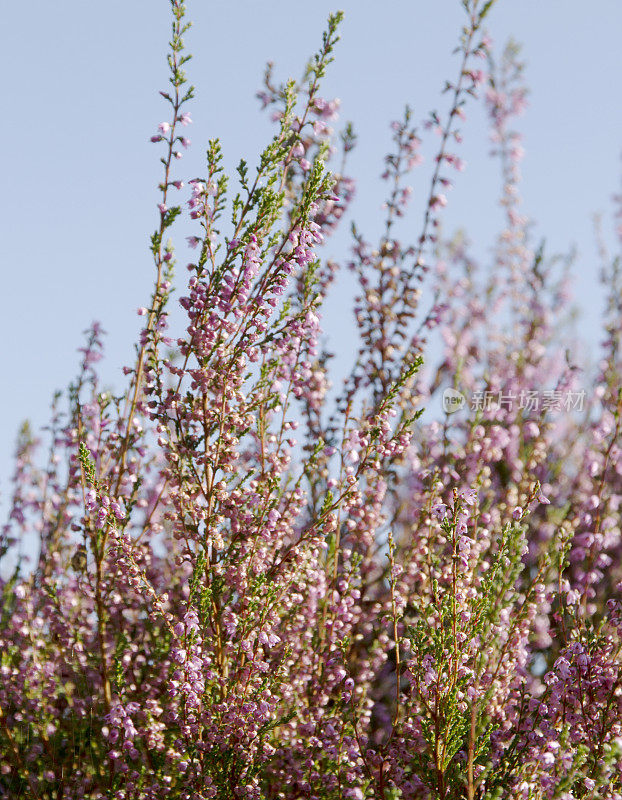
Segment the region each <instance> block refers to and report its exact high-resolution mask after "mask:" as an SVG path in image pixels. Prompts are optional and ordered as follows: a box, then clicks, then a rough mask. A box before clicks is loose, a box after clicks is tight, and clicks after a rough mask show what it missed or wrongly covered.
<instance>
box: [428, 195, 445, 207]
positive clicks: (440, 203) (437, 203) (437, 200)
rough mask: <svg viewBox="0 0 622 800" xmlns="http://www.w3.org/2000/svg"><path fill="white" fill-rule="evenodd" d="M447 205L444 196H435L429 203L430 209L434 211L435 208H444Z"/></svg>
mask: <svg viewBox="0 0 622 800" xmlns="http://www.w3.org/2000/svg"><path fill="white" fill-rule="evenodd" d="M446 205H447V198H446V197H445V195H444V194H437V195H435V196H434V197H433V198H432V200H431V201H430V208H432V209H433V210H436V209H437V208H444V207H445V206H446Z"/></svg>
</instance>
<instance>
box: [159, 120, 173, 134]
mask: <svg viewBox="0 0 622 800" xmlns="http://www.w3.org/2000/svg"><path fill="white" fill-rule="evenodd" d="M170 129H171V126H170V124H169V123H168V122H161V123H160V124H159V125H158V130H159V131H160V132H161V133H168V132H169V131H170Z"/></svg>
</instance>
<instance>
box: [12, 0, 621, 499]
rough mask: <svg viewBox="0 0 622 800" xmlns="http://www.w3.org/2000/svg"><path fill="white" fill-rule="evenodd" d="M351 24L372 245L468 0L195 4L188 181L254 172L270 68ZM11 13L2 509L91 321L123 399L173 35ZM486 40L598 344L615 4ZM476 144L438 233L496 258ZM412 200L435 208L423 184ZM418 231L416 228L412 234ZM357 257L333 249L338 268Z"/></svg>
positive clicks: (110, 3) (348, 50)
mask: <svg viewBox="0 0 622 800" xmlns="http://www.w3.org/2000/svg"><path fill="white" fill-rule="evenodd" d="M339 7H341V8H343V9H344V10H345V12H346V18H345V21H344V24H343V27H342V41H341V43H340V45H339V48H338V51H337V60H336V62H335V63H334V64H333V65H332V68H331V70H330V73H329V76H328V79H327V81H326V83H325V92H324V94H325V96H327V97H333V96H338V97H340V98H341V100H342V119H350V120H353V121H354V123H355V126H356V129H357V131H358V134H359V147H358V148H357V150H356V151H355V154H354V157H353V160H352V171H353V173H354V174H355V175H356V176H357V177H358V179H359V188H358V197H357V200H356V203H355V206H354V209H353V213H354V216H355V218H356V219H357V222H358V224H359V225H360V227H361V228H363V229H366V230H368V231H370V233H373V232H374V231H376V230H377V227H378V224H377V218H378V209H379V207H380V203H381V202H382V199H383V197H382V193H381V186H380V185H379V181H378V175H379V173H380V172H381V159H382V156H383V154H384V153H385V151H386V149H387V146H388V142H389V137H390V133H389V130H388V123H389V121H390V120H392V119H395V118H398V117H399V116H400V114H401V111H402V108H403V106H404V104H405V103H409V104H410V105H411V106H412V107H413V108H414V110H415V114H416V115H417V116H420V117H424V116H425V114H426V112H427V111H428V110H430V109H432V108H436V107H439V104H441V103H442V98H441V97H440V89H441V88H442V86H443V82H444V79H445V78H450V79H451V78H452V77H453V76H454V74H455V72H456V61H455V57H453V56H452V50H453V48H454V46H455V43H456V39H457V32H458V30H459V27H460V25H461V22H462V10H461V8H460V3H459V0H427V2H422V1H421V0H385V2H383V3H380V2H378V0H341V2H340V3H335V4H334V5H333V4H332V3H328V2H326V0H316V2H313V3H298V2H294V1H293V0H287V1H285V0H189V2H188V12H189V16H190V17H191V18H192V19H193V20H194V21H195V25H194V27H193V28H192V30H191V31H190V33H189V35H188V37H187V41H188V45H189V48H190V50H191V51H192V52H193V53H194V54H195V58H194V60H193V61H192V62H190V65H189V72H190V76H191V80H192V82H193V83H194V84H195V85H196V86H197V99H196V101H195V102H194V104H193V107H192V115H193V118H194V120H195V123H194V125H192V126H191V128H189V129H187V130H188V132H189V134H188V135H189V136H190V137H191V139H192V142H193V147H192V148H191V150H190V151H189V153H188V156H187V157H186V158H185V159H184V160H182V161H181V162H180V163H179V177H183V178H188V177H193V176H194V175H197V174H201V173H202V171H203V169H202V166H203V154H204V150H205V146H206V144H207V140H208V138H210V137H214V136H219V137H221V139H222V142H223V146H224V149H225V153H226V156H227V163H228V164H229V165H230V166H231V165H233V164H234V163H236V162H237V160H238V159H239V158H240V157H241V156H246V157H248V158H249V161H251V162H252V159H253V156H254V155H255V154H256V153H257V152H258V150H259V148H260V147H261V146H262V144H264V143H265V141H266V139H267V136H268V135H269V133H270V130H271V128H270V125H269V123H268V122H267V120H266V118H265V116H262V115H260V113H259V111H258V104H257V102H256V100H255V99H254V93H255V90H256V89H257V88H258V87H259V84H260V78H261V75H262V71H263V67H264V64H265V62H266V61H267V60H269V59H270V60H273V61H275V62H276V66H277V74H278V75H280V76H282V77H285V76H287V75H289V74H294V75H297V74H298V73H299V70H300V68H301V67H302V65H303V63H304V61H305V59H306V57H307V56H308V55H309V54H311V53H312V52H313V51H314V50H315V49H316V48H317V46H318V44H319V42H320V37H321V32H322V30H323V26H324V22H325V19H326V17H327V14H328V13H329V12H330V11H331V10H335V9H336V8H339ZM2 16H3V26H2V34H1V36H2V47H1V50H0V59H2V81H3V108H4V114H3V120H4V124H3V142H4V144H3V166H2V169H3V178H4V193H3V198H2V214H1V216H0V219H1V226H2V248H1V259H2V293H1V295H0V341H1V342H2V391H1V392H0V418H1V419H2V425H1V427H0V491H1V493H2V497H0V506H4V504H5V503H4V502H3V501H5V500H6V494H7V492H8V490H9V486H8V483H7V478H8V475H9V472H10V469H11V463H10V457H9V455H10V451H11V450H12V448H13V442H14V437H15V432H16V430H17V427H18V425H19V423H20V421H21V420H22V419H24V418H26V417H27V418H29V419H30V420H31V422H32V423H33V425H34V426H35V428H38V427H40V426H41V425H43V424H45V422H46V420H47V416H48V414H47V407H48V403H49V400H50V398H51V395H52V392H53V391H54V389H56V388H61V387H63V386H65V385H66V384H67V382H68V381H69V380H70V379H71V377H72V376H73V374H74V372H75V367H76V365H77V363H78V355H77V353H76V348H77V347H78V346H79V345H80V343H81V331H82V330H83V329H84V328H86V327H87V325H88V324H89V323H90V321H91V320H93V319H98V320H100V321H101V322H102V323H103V325H104V328H105V329H106V330H107V331H108V332H109V336H108V339H107V353H108V357H107V359H106V361H105V362H104V364H103V367H102V375H103V378H104V381H105V382H106V383H108V384H109V385H111V386H115V385H116V387H120V386H121V385H122V375H121V366H122V365H123V364H125V363H129V362H130V361H131V358H132V355H131V354H132V350H131V342H132V341H133V339H134V337H135V333H136V331H137V328H138V320H137V317H136V315H135V309H136V307H137V306H140V305H143V304H144V303H145V302H146V301H147V299H148V294H149V288H150V280H151V270H150V258H149V253H148V236H149V234H150V232H151V230H152V229H153V227H154V225H155V222H156V210H155V203H156V191H155V186H156V183H157V181H158V179H159V175H160V172H159V164H158V152H157V149H156V148H155V147H154V146H153V145H151V144H150V143H149V142H148V138H149V136H150V135H151V134H152V133H153V131H154V129H155V126H156V125H157V123H158V122H159V121H161V120H162V119H165V118H166V117H165V116H164V115H165V107H164V104H163V102H162V101H161V99H160V98H159V96H158V90H159V89H160V88H164V84H165V81H166V65H165V58H164V56H165V43H166V40H167V36H168V33H169V16H168V3H167V2H166V1H165V0H107V2H105V3H91V2H84V0H59V2H42V0H40V1H39V2H34V3H17V2H16V3H5V4H4V5H3V11H2ZM488 26H489V31H490V33H491V35H492V37H493V39H494V40H495V41H496V42H497V43H498V44H500V43H502V42H504V41H505V40H506V38H507V37H508V36H513V37H514V38H515V39H517V40H518V41H520V42H521V43H522V44H523V54H524V58H525V60H526V62H527V72H526V76H527V81H528V83H529V85H530V89H531V95H530V108H529V110H528V112H527V115H526V117H524V118H523V119H522V120H521V122H520V128H521V130H522V132H523V133H524V135H525V137H526V150H527V156H526V159H525V161H524V163H523V170H522V172H523V178H524V182H523V191H524V197H525V206H524V207H525V210H526V211H527V212H528V213H529V214H530V215H531V216H533V217H534V218H535V220H537V222H538V224H539V231H540V232H541V233H543V234H544V235H546V237H547V240H548V242H549V246H550V248H551V250H560V251H562V250H567V249H568V248H569V247H570V246H571V245H576V246H577V248H578V260H577V263H576V266H575V274H576V278H577V284H576V295H577V297H578V299H579V301H580V304H581V307H582V309H583V311H584V313H585V317H584V320H585V321H584V323H583V329H584V332H585V336H586V338H588V339H592V340H593V339H594V338H595V330H596V326H597V322H598V319H599V316H600V295H599V293H598V289H597V286H596V277H597V267H596V263H597V262H596V258H595V255H594V246H593V233H592V222H591V217H592V214H593V213H594V212H598V211H603V212H605V213H606V214H608V213H609V212H610V202H609V198H610V196H611V194H612V193H613V192H614V191H616V190H617V188H618V186H619V176H620V166H621V164H620V157H619V156H620V149H621V145H622V104H621V103H620V85H621V78H622V74H621V73H622V56H621V50H620V41H619V39H620V32H621V31H622V3H620V2H619V0H594V1H593V2H591V3H587V2H585V0H584V1H583V2H580V1H579V0H498V3H497V5H496V6H495V8H494V9H493V11H492V13H491V14H490V16H489V18H488ZM465 131H466V140H465V145H464V150H463V153H462V155H463V156H464V157H465V158H466V160H467V162H468V166H467V171H466V173H463V174H462V175H460V176H458V185H457V188H456V189H455V190H454V191H453V192H452V194H451V196H450V207H449V208H448V209H447V214H446V218H445V219H446V225H447V227H448V228H452V227H457V226H464V227H466V228H467V229H468V230H469V232H470V236H471V238H472V239H473V240H474V241H475V247H476V250H477V251H478V252H480V253H482V254H485V253H486V252H487V249H488V248H489V247H490V245H491V244H492V241H493V237H494V234H495V231H496V224H497V222H498V219H499V217H498V214H497V213H496V211H495V205H494V199H495V197H496V192H497V189H498V176H497V171H496V168H495V166H494V165H492V164H490V163H489V162H486V153H487V150H488V144H487V139H486V130H485V127H484V122H483V116H482V114H481V111H480V110H479V109H476V108H475V107H472V112H471V113H470V114H469V119H468V120H467V125H466V129H465ZM428 152H429V151H428ZM424 179H425V173H424V172H422V173H421V175H420V177H419V180H420V181H424ZM414 186H415V192H417V191H420V192H421V193H423V192H424V191H425V184H424V183H419V184H418V183H416V182H415V183H414ZM418 223H419V218H418V216H417V215H416V214H415V215H414V217H413V219H412V225H413V230H416V229H417V225H418ZM345 242H346V240H345V239H340V240H338V241H337V244H336V245H335V247H337V249H338V248H339V247H341V252H342V253H344V252H345V246H346V244H345ZM180 275H181V276H183V275H184V271H183V270H180ZM337 307H338V303H336V302H335V301H334V300H333V302H332V304H329V307H328V312H327V313H328V317H329V318H328V321H327V324H328V326H329V327H332V329H333V330H334V329H335V327H336V325H339V324H340V322H339V321H338V320H337V317H336V315H335V309H336V308H337Z"/></svg>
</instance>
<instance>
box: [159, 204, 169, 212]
mask: <svg viewBox="0 0 622 800" xmlns="http://www.w3.org/2000/svg"><path fill="white" fill-rule="evenodd" d="M158 208H159V209H160V214H166V212H167V211H168V206H167V205H166V203H158Z"/></svg>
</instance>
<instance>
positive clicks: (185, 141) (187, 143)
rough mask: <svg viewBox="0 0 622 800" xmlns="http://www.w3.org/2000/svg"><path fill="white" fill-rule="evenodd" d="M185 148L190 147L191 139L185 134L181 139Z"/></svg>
mask: <svg viewBox="0 0 622 800" xmlns="http://www.w3.org/2000/svg"><path fill="white" fill-rule="evenodd" d="M179 141H180V142H181V143H182V145H183V146H184V147H185V148H188V147H190V139H186V137H185V136H182V137H181V139H180V140H179Z"/></svg>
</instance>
